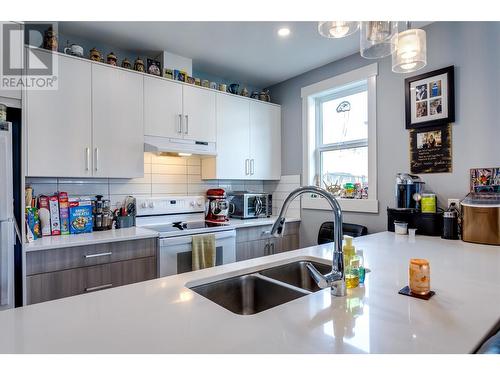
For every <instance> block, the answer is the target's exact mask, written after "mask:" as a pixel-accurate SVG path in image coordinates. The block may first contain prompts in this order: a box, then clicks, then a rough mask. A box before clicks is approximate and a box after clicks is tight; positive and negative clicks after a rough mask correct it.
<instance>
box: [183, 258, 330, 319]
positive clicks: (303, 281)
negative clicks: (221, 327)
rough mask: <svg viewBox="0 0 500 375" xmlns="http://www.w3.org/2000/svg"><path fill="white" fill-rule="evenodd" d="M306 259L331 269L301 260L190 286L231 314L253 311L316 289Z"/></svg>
mask: <svg viewBox="0 0 500 375" xmlns="http://www.w3.org/2000/svg"><path fill="white" fill-rule="evenodd" d="M307 263H312V264H313V265H314V266H315V267H316V269H317V270H318V271H320V272H322V273H327V272H329V271H330V270H331V266H329V265H327V264H323V263H317V262H312V261H306V260H301V261H296V262H292V263H287V264H283V265H280V266H276V267H273V268H269V269H265V270H261V271H256V272H253V273H250V274H246V275H241V276H236V277H231V278H229V279H224V280H219V281H215V282H212V283H208V284H203V285H199V286H195V287H191V288H190V289H191V290H193V291H194V292H196V293H198V294H200V295H202V296H203V297H205V298H208V299H209V300H211V301H212V302H215V303H216V304H218V305H220V306H222V307H224V308H225V309H227V310H229V311H231V312H233V313H235V314H240V315H253V314H257V313H259V312H262V311H265V310H268V309H270V308H273V307H276V306H278V305H282V304H284V303H287V302H290V301H293V300H294V299H297V298H300V297H303V296H305V295H308V294H310V293H314V292H316V291H318V290H320V289H319V288H318V286H317V285H316V283H315V282H314V280H313V279H312V278H311V276H310V275H309V271H308V269H307V267H306V265H307Z"/></svg>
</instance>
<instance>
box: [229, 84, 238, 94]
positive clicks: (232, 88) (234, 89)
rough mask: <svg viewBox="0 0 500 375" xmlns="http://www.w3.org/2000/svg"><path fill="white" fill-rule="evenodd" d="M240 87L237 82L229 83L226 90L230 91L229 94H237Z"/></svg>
mask: <svg viewBox="0 0 500 375" xmlns="http://www.w3.org/2000/svg"><path fill="white" fill-rule="evenodd" d="M239 89H240V85H239V84H237V83H231V84H230V85H229V88H228V90H227V91H228V92H229V93H231V94H235V95H237V94H238V90H239Z"/></svg>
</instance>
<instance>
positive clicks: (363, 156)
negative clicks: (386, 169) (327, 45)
mask: <svg viewBox="0 0 500 375" xmlns="http://www.w3.org/2000/svg"><path fill="white" fill-rule="evenodd" d="M377 70H378V68H377V64H371V65H368V66H366V67H363V68H360V69H357V70H354V71H351V72H348V73H345V74H341V75H338V76H335V77H332V78H329V79H327V80H324V81H321V82H318V83H316V84H313V85H310V86H307V87H304V88H302V103H303V137H304V150H303V160H304V162H303V179H304V180H303V182H302V183H303V185H306V184H307V185H309V184H314V185H319V186H321V187H324V188H327V190H329V191H331V192H332V193H334V195H335V196H336V197H337V198H338V200H339V202H340V205H341V207H342V209H343V210H344V211H359V212H378V201H377V180H376V176H377V174H376V165H377V164H376V75H377ZM302 206H303V207H304V208H311V209H316V208H317V209H329V207H328V206H327V204H326V202H324V200H323V199H318V198H317V197H316V198H315V197H311V198H305V199H303V200H302Z"/></svg>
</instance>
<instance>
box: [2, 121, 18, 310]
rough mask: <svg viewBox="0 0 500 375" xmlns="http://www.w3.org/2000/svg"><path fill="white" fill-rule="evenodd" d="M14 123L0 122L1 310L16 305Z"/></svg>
mask: <svg viewBox="0 0 500 375" xmlns="http://www.w3.org/2000/svg"><path fill="white" fill-rule="evenodd" d="M12 178H13V177H12V124H11V123H10V122H0V311H1V310H5V309H9V308H12V307H14V245H15V227H14V197H13V192H12V186H13V181H12Z"/></svg>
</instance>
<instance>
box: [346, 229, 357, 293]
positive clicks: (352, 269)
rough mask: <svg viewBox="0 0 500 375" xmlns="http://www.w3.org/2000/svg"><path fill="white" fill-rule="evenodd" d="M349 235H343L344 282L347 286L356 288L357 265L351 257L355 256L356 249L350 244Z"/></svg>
mask: <svg viewBox="0 0 500 375" xmlns="http://www.w3.org/2000/svg"><path fill="white" fill-rule="evenodd" d="M352 239H353V238H352V237H351V236H347V235H345V236H344V247H343V252H344V272H345V283H346V287H347V288H356V287H357V286H358V285H359V273H358V272H359V267H358V266H357V263H356V262H354V264H353V262H352V261H353V259H354V257H355V256H356V249H355V248H354V245H353V244H352Z"/></svg>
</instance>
